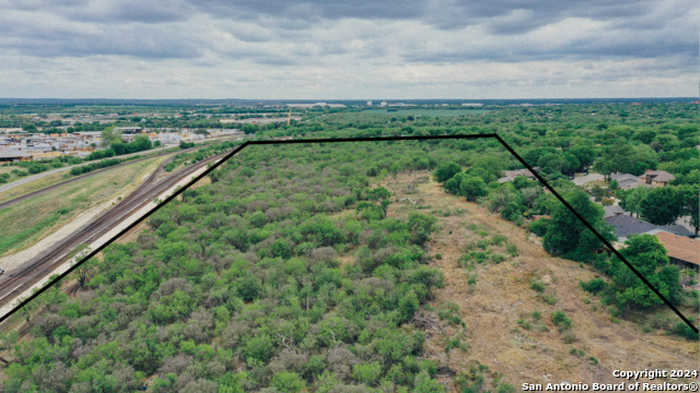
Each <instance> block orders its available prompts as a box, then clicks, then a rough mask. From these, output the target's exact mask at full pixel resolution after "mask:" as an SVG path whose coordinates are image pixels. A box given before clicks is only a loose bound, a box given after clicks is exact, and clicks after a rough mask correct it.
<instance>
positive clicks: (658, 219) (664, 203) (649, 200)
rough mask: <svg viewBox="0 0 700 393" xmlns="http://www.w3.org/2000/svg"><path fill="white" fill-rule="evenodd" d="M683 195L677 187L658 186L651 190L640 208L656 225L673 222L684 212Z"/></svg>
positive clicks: (643, 214) (644, 215)
mask: <svg viewBox="0 0 700 393" xmlns="http://www.w3.org/2000/svg"><path fill="white" fill-rule="evenodd" d="M683 202H684V200H683V195H682V194H681V193H680V192H678V189H677V188H676V187H670V186H669V187H658V188H653V189H651V190H649V192H648V193H647V195H646V196H645V197H644V199H642V201H641V203H640V205H639V209H640V211H641V213H642V216H643V217H644V218H645V219H646V220H648V221H649V222H651V223H652V224H656V225H667V224H672V223H673V222H675V221H676V219H677V218H678V217H679V216H680V215H681V214H682V212H683Z"/></svg>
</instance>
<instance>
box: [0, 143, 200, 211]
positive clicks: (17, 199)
mask: <svg viewBox="0 0 700 393" xmlns="http://www.w3.org/2000/svg"><path fill="white" fill-rule="evenodd" d="M195 149H197V147H191V148H189V149H185V150H181V151H178V152H172V151H164V152H161V153H158V154H155V155H148V156H147V157H142V158H136V159H133V160H126V161H124V162H122V163H119V164H117V165H113V166H108V167H105V168H100V169H95V170H94V171H91V172H88V173H86V174H83V175H79V176H75V177H72V178H70V179H67V180H63V181H61V182H58V183H56V184H52V185H50V186H46V187H44V188H41V189H39V190H36V191H32V192H30V193H27V194H24V195H20V196H18V197H15V198H12V199H9V200H6V201H3V202H0V209H2V208H4V207H9V206H12V205H15V204H17V203H19V202H22V201H23V200H25V199H28V198H31V197H35V196H38V195H41V194H45V193H47V192H49V191H52V190H54V189H56V188H58V187H60V186H62V185H65V184H69V183H73V182H75V181H78V180H81V179H83V178H86V177H89V176H93V175H97V174H98V173H101V172H105V171H108V170H110V169H114V168H118V167H120V166H124V165H131V164H134V163H137V162H140V161H143V160H148V159H151V158H156V157H160V156H164V155H168V154H179V153H187V152H189V151H192V150H195ZM113 158H119V157H113Z"/></svg>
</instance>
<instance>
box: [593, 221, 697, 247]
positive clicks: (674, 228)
mask: <svg viewBox="0 0 700 393" xmlns="http://www.w3.org/2000/svg"><path fill="white" fill-rule="evenodd" d="M604 220H605V222H607V223H608V224H610V225H612V227H613V228H614V229H615V234H617V239H618V241H619V242H623V241H625V240H627V238H628V237H630V236H632V235H640V234H642V233H651V234H653V233H655V232H658V231H659V230H661V231H666V232H670V233H673V234H675V235H680V236H691V235H692V233H691V232H690V231H689V230H688V229H686V228H685V227H683V226H681V225H675V224H673V225H655V224H652V223H650V222H646V221H642V220H640V219H637V218H634V217H632V216H628V215H626V214H620V215H615V216H612V217H606V218H604Z"/></svg>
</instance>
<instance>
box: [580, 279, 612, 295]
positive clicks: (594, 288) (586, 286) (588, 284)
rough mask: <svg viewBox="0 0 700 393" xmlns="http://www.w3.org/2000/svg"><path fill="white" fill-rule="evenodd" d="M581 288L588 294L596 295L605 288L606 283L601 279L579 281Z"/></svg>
mask: <svg viewBox="0 0 700 393" xmlns="http://www.w3.org/2000/svg"><path fill="white" fill-rule="evenodd" d="M580 284H581V288H583V290H584V291H586V292H590V293H598V292H600V291H602V290H604V289H605V288H606V287H607V283H606V282H605V280H603V279H602V278H594V279H592V280H590V281H580Z"/></svg>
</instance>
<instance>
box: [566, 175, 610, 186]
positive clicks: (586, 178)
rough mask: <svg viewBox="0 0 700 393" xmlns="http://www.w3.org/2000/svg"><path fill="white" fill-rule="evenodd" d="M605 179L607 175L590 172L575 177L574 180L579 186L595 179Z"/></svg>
mask: <svg viewBox="0 0 700 393" xmlns="http://www.w3.org/2000/svg"><path fill="white" fill-rule="evenodd" d="M603 179H605V177H604V176H603V175H601V174H600V173H589V174H587V175H584V176H579V177H575V178H574V180H572V181H573V182H574V184H576V185H577V186H583V185H586V184H588V183H592V182H594V181H602V180H603Z"/></svg>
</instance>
